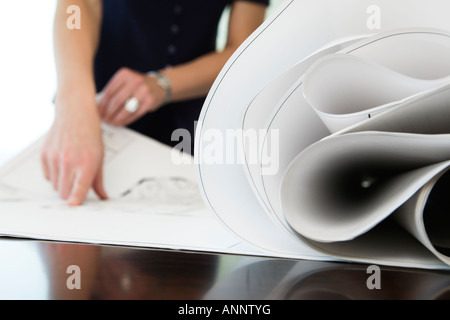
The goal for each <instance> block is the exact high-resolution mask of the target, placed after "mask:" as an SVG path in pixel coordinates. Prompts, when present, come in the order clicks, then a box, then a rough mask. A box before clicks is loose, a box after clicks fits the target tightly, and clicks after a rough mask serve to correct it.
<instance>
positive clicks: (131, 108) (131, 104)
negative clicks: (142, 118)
mask: <svg viewBox="0 0 450 320" xmlns="http://www.w3.org/2000/svg"><path fill="white" fill-rule="evenodd" d="M139 104H140V103H139V100H138V99H137V98H136V97H132V98H130V99H128V100H127V101H126V102H125V110H127V111H128V112H129V113H135V112H136V111H137V110H138V109H139Z"/></svg>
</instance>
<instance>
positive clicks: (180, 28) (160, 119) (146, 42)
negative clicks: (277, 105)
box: [94, 0, 269, 150]
mask: <svg viewBox="0 0 450 320" xmlns="http://www.w3.org/2000/svg"><path fill="white" fill-rule="evenodd" d="M232 1H233V0H103V20H102V26H101V34H100V43H99V48H98V52H97V55H96V57H95V70H94V72H95V82H96V85H97V90H98V91H101V90H102V89H103V87H104V86H105V85H106V84H107V82H108V81H109V79H110V78H111V77H112V76H113V75H114V73H115V72H116V71H117V70H119V69H120V68H122V67H128V68H130V69H133V70H136V71H139V72H149V71H154V70H159V69H162V68H165V67H168V66H175V65H178V64H181V63H185V62H188V61H191V60H193V59H195V58H197V57H199V56H201V55H203V54H206V53H209V52H213V51H215V49H216V36H217V28H218V23H219V20H220V17H221V15H222V13H223V11H224V9H225V7H226V6H227V5H229V4H230V3H231V2H232ZM241 1H242V0H241ZM244 1H251V2H257V3H261V4H265V5H267V4H268V3H269V0H244ZM203 103H204V98H202V99H194V100H189V101H184V102H179V103H171V104H168V105H166V106H164V107H163V108H161V109H160V110H158V111H156V112H153V113H148V114H147V115H145V116H144V117H142V118H141V119H139V120H138V121H136V122H135V123H133V124H131V125H130V126H129V127H130V128H132V129H134V130H136V131H138V132H140V133H143V134H145V135H147V136H150V137H153V138H155V139H157V140H159V141H161V142H163V143H165V144H168V145H172V146H174V145H177V144H178V143H179V141H171V135H172V132H173V131H174V130H175V129H178V128H185V129H188V130H189V131H190V132H191V135H192V142H193V140H194V122H195V121H196V120H197V119H198V117H199V114H200V110H201V108H202V106H203ZM192 150H193V149H192Z"/></svg>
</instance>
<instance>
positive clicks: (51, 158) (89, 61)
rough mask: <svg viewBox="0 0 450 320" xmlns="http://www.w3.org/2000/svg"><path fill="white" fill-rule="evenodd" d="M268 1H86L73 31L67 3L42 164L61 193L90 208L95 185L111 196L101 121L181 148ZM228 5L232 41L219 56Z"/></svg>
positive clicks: (58, 31)
mask: <svg viewBox="0 0 450 320" xmlns="http://www.w3.org/2000/svg"><path fill="white" fill-rule="evenodd" d="M268 1H269V0H214V1H211V0H167V1H159V0H148V1H142V0H107V1H106V0H105V1H100V0H79V1H77V2H76V5H77V6H78V7H79V9H80V12H81V23H80V26H81V28H80V29H79V30H76V29H75V30H71V29H69V28H67V23H66V19H67V8H68V7H69V6H70V5H72V4H73V3H72V1H69V0H59V1H58V2H57V9H56V14H55V23H54V34H55V61H56V70H57V79H58V82H57V94H56V98H55V120H54V123H53V125H52V127H51V129H50V132H49V134H48V137H47V140H46V143H45V145H44V148H43V150H42V154H41V158H42V165H43V170H44V173H45V176H46V178H47V179H48V180H49V181H51V182H52V184H53V187H54V188H55V190H57V191H58V193H59V194H60V196H61V197H62V198H63V199H65V200H67V203H68V204H69V205H80V204H82V203H83V201H84V199H85V197H86V195H87V193H88V191H89V189H90V188H91V187H92V188H93V190H94V191H95V192H96V194H97V195H98V196H99V197H100V198H101V199H106V198H107V194H106V192H105V190H104V188H103V177H102V171H103V170H102V161H103V144H102V137H101V130H100V122H101V121H104V122H106V123H109V124H112V125H117V126H123V125H126V126H129V127H130V128H132V129H135V130H137V131H139V132H141V133H144V134H146V135H148V136H151V137H153V138H155V139H157V140H159V141H161V142H163V143H166V144H172V141H171V134H172V132H173V131H174V130H175V129H179V128H185V129H188V130H189V131H190V132H191V134H192V135H193V132H194V122H195V121H196V120H197V118H198V116H199V113H200V109H201V107H202V105H203V101H204V98H205V96H206V95H207V93H208V91H209V89H210V87H211V85H212V83H213V81H214V79H215V78H216V77H217V75H218V73H219V72H220V70H221V68H222V67H223V65H224V64H225V62H226V61H227V60H228V59H229V57H230V56H231V54H232V53H233V52H234V51H235V50H236V49H237V48H238V46H239V45H240V44H241V43H242V42H243V41H244V40H245V39H246V38H247V37H248V36H249V35H250V34H251V33H252V32H253V31H254V30H255V29H256V28H257V27H258V26H259V25H260V24H261V23H262V22H263V20H264V16H265V10H266V7H267V5H268ZM227 5H230V7H231V11H230V20H229V27H228V38H227V42H226V45H225V48H224V49H223V50H221V51H215V40H216V33H217V27H218V23H219V19H220V17H221V15H222V12H223V10H224V9H225V7H226V6H227ZM97 93H101V94H100V99H99V100H98V99H97ZM192 140H193V139H192Z"/></svg>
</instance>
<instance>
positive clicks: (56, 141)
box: [41, 96, 107, 206]
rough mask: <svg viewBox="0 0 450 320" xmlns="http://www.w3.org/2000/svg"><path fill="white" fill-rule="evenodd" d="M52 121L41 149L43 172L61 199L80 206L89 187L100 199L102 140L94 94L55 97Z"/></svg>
mask: <svg viewBox="0 0 450 320" xmlns="http://www.w3.org/2000/svg"><path fill="white" fill-rule="evenodd" d="M55 104H56V109H55V110H56V114H55V121H54V123H53V125H52V127H51V129H50V131H49V133H48V136H47V139H46V142H45V144H44V147H43V149H42V152H41V162H42V167H43V169H44V174H45V177H46V179H47V180H49V181H50V182H51V183H52V185H53V188H54V189H55V190H56V191H57V192H58V193H59V195H60V196H61V198H62V199H64V200H67V203H68V204H69V205H71V206H77V205H81V204H82V203H83V201H84V199H85V197H86V195H87V193H88V192H89V190H90V189H91V187H92V188H93V189H94V191H95V193H96V194H97V195H98V196H99V198H101V199H106V198H107V194H106V192H105V190H104V188H103V173H102V172H103V170H102V167H103V166H102V165H103V142H102V137H101V128H100V119H99V115H98V111H97V108H96V102H95V99H94V97H92V99H90V100H89V99H84V98H83V99H78V98H76V97H69V96H67V97H64V98H62V97H59V96H57V97H56V101H55Z"/></svg>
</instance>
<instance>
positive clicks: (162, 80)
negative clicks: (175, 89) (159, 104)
mask: <svg viewBox="0 0 450 320" xmlns="http://www.w3.org/2000/svg"><path fill="white" fill-rule="evenodd" d="M147 76H149V77H153V78H155V79H156V83H158V85H159V86H160V87H161V88H163V89H164V91H165V93H166V96H165V97H164V101H163V105H164V104H167V103H169V101H170V99H171V98H172V84H171V83H170V79H169V78H168V77H166V76H165V75H163V74H161V73H159V72H157V71H151V72H149V73H147Z"/></svg>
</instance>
